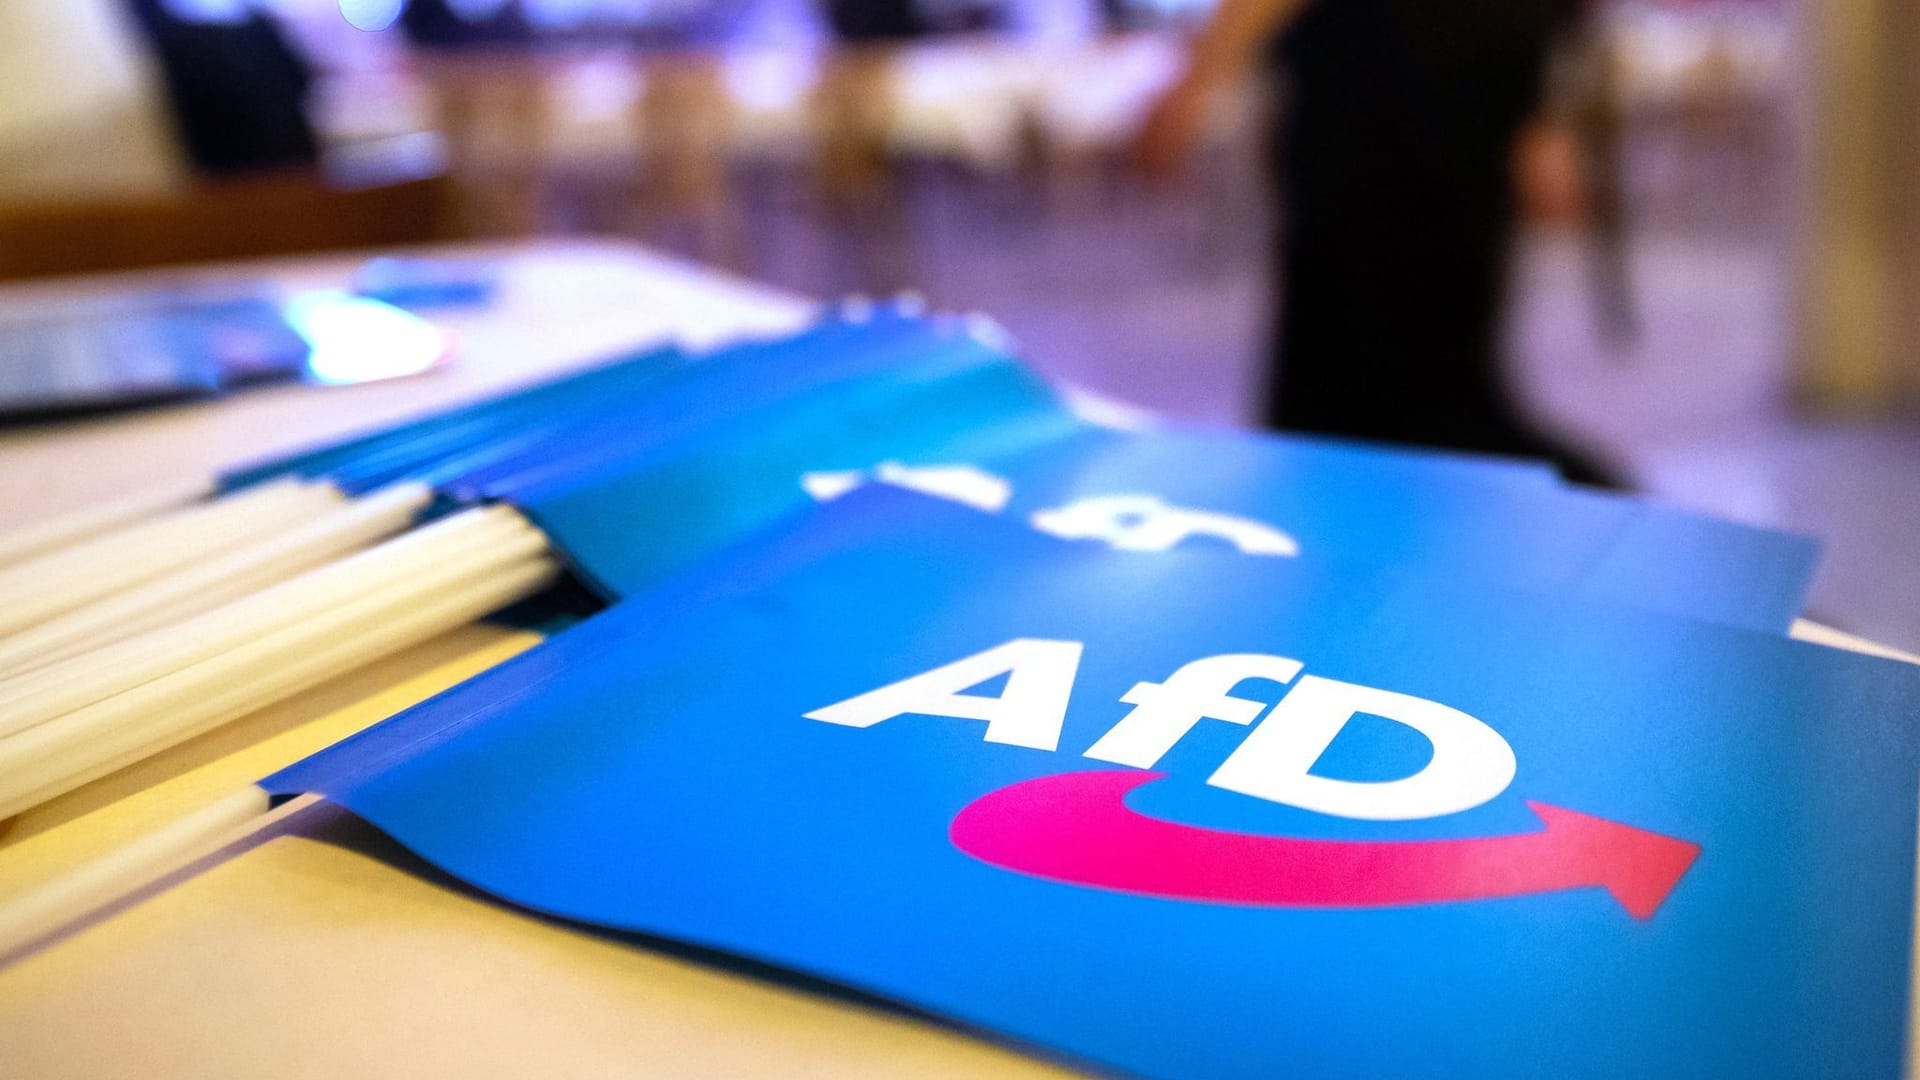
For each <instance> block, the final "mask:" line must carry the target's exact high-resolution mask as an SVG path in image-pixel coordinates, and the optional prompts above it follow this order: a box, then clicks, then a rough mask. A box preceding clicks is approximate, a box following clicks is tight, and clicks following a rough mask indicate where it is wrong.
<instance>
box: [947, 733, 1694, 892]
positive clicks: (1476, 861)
mask: <svg viewBox="0 0 1920 1080" xmlns="http://www.w3.org/2000/svg"><path fill="white" fill-rule="evenodd" d="M1162 775H1164V774H1162V773H1153V772H1133V771H1131V770H1126V771H1120V770H1098V771H1092V772H1070V773H1060V774H1057V775H1054V776H1042V777H1039V778H1037V779H1033V780H1026V781H1022V782H1021V783H1017V784H1012V785H1009V786H1007V787H1004V788H1000V789H998V790H996V791H990V792H988V793H987V794H985V795H983V796H981V797H980V798H978V799H975V800H974V801H973V802H971V803H968V804H967V805H966V806H965V807H964V808H962V809H961V811H960V813H959V815H958V816H956V817H955V818H954V819H953V825H952V827H951V828H950V829H949V831H948V835H949V836H950V837H951V838H952V840H953V843H954V845H955V846H956V847H958V848H959V849H960V850H961V851H964V852H966V853H967V854H968V855H971V856H973V857H974V858H976V859H979V860H981V861H982V862H987V863H991V864H993V865H994V866H998V867H1001V868H1003V869H1007V870H1013V871H1017V872H1019V873H1022V874H1031V875H1033V876H1035V877H1043V878H1049V879H1051V880H1054V881H1062V882H1067V883H1069V884H1076V885H1088V886H1092V887H1094V888H1100V889H1113V890H1117V891H1121V892H1131V893H1142V894H1145V895H1148V896H1158V897H1165V898H1168V899H1179V900H1205V901H1212V902H1215V903H1225V904H1252V905H1262V906H1273V907H1397V906H1403V905H1408V904H1433V903H1442V902H1447V901H1455V900H1477V899H1484V898H1488V897H1496V896H1521V895H1526V894H1530V893H1541V892H1556V891H1559V890H1562V889H1579V888H1588V887H1595V886H1598V887H1603V888H1605V889H1606V890H1607V891H1608V892H1609V893H1612V894H1613V897H1614V899H1615V900H1618V901H1619V902H1620V905H1621V906H1622V907H1624V908H1626V909H1627V911H1628V913H1629V914H1631V915H1632V916H1633V917H1634V918H1637V919H1648V918H1652V917H1653V913H1654V912H1655V911H1656V910H1657V909H1658V908H1659V907H1660V904H1661V903H1662V902H1663V901H1665V900H1666V898H1667V895H1668V894H1669V893H1671V892H1672V891H1673V888H1674V886H1675V885H1677V884H1679V882H1680V878H1681V876H1682V875H1684V874H1685V873H1686V872H1687V868H1688V867H1690V866H1692V865H1693V860H1694V858H1695V857H1696V856H1698V855H1699V854H1700V845H1698V844H1693V843H1689V842H1687V841H1685V840H1678V839H1675V838H1673V837H1670V836H1662V835H1661V834H1659V833H1654V832H1648V831H1646V830H1645V829H1636V828H1634V827H1633V826H1631V825H1622V824H1620V823H1619V822H1614V821H1608V820H1606V819H1605V818H1597V817H1593V816H1591V815H1588V814H1581V813H1577V812H1575V811H1572V810H1563V809H1561V808H1560V807H1557V806H1548V805H1547V804H1545V803H1537V802H1529V803H1528V804H1527V806H1528V808H1529V809H1531V810H1532V811H1533V812H1534V813H1535V814H1537V815H1538V816H1539V818H1540V820H1541V821H1542V822H1544V823H1545V824H1546V828H1545V829H1543V830H1541V831H1539V832H1528V833H1515V834H1513V835H1510V836H1487V837H1476V838H1472V839H1464V840H1405V841H1352V840H1303V839H1297V838H1291V837H1282V836H1260V835H1256V834H1250V833H1237V832H1228V831H1226V830H1222V829H1208V828H1201V827H1198V826H1194V825H1181V824H1178V823H1175V822H1171V821H1162V820H1160V819H1158V818H1151V817H1147V816H1145V815H1143V814H1139V813H1135V812H1134V811H1132V810H1130V809H1128V808H1127V805H1126V797H1127V793H1128V792H1131V791H1132V790H1133V789H1134V788H1137V787H1139V786H1140V785H1142V784H1145V783H1148V782H1149V781H1152V780H1155V779H1158V778H1159V777H1161V776H1162Z"/></svg>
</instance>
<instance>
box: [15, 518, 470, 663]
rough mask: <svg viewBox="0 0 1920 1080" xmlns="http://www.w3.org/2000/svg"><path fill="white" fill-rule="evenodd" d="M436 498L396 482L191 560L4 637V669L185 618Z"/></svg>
mask: <svg viewBox="0 0 1920 1080" xmlns="http://www.w3.org/2000/svg"><path fill="white" fill-rule="evenodd" d="M432 499H433V490H432V489H431V488H429V487H427V486H426V485H425V484H398V485H395V486H393V487H390V488H386V489H383V490H381V491H378V492H375V493H373V494H371V495H368V496H366V497H364V498H360V499H355V500H353V501H352V502H350V503H347V504H346V505H344V506H342V507H341V508H340V509H338V510H336V511H334V512H332V513H330V514H326V515H324V516H322V517H320V518H318V519H316V520H314V521H311V522H308V523H307V524H306V525H303V526H300V527H298V528H295V529H293V530H292V531H290V532H287V533H283V534H281V535H279V536H273V537H269V538H267V539H264V540H262V541H259V542H257V543H255V544H253V545H250V546H248V547H245V548H242V549H240V550H237V551H232V552H229V553H227V554H226V555H224V556H220V557H217V558H214V559H212V560H209V561H207V562H203V563H195V564H190V565H188V566H186V567H183V568H181V569H179V570H176V571H175V572H173V573H171V574H168V575H166V576H164V577H160V578H156V579H154V580H152V581H149V582H147V583H145V584H143V585H139V586H136V587H134V588H133V589H130V590H128V591H126V592H123V593H119V594H117V595H114V596H109V597H106V598H105V599H102V600H96V601H94V602H93V603H91V604H88V605H86V606H84V607H80V608H76V609H74V610H72V611H69V612H67V613H66V614H64V615H60V616H57V617H55V618H53V619H50V620H48V621H47V622H43V623H41V624H39V625H38V626H34V627H31V628H29V629H27V630H23V631H21V632H20V633H17V634H14V635H12V636H11V637H6V638H0V675H5V674H7V673H10V672H18V671H21V670H23V669H26V668H31V667H38V666H41V665H44V664H46V663H48V662H50V661H53V660H59V659H63V658H65V657H68V656H73V655H77V654H79V653H82V652H86V651H89V650H92V649H97V648H99V647H100V646H102V645H105V644H108V643H111V642H113V641H117V640H121V639H124V638H128V637H132V636H134V635H135V634H139V633H142V632H145V631H148V630H151V629H154V628H155V627H158V626H164V625H167V624H169V623H178V622H182V621H184V620H185V619H187V618H189V617H191V616H194V615H198V614H200V613H201V612H204V611H208V610H211V609H213V608H216V607H219V606H221V605H223V604H226V603H228V602H230V601H233V600H237V599H239V598H240V597H243V596H246V595H247V594H249V593H254V592H258V591H260V590H261V589H264V588H266V587H268V586H270V585H274V584H277V583H279V582H281V581H284V580H286V579H288V578H290V577H293V576H295V575H296V574H299V573H301V572H302V571H306V570H311V569H313V568H314V567H316V566H319V565H321V564H323V563H325V562H328V561H329V560H332V559H334V558H337V557H339V556H342V555H345V554H348V553H350V552H353V551H355V550H358V549H360V548H363V547H365V546H367V545H368V544H371V543H373V542H374V541H376V540H379V539H381V538H382V537H385V536H389V535H391V534H393V533H396V532H399V531H401V530H402V529H404V528H406V526H407V525H408V524H409V523H410V522H412V521H413V519H414V517H415V515H417V514H418V513H419V512H420V511H421V510H422V509H424V508H425V507H426V506H427V504H428V503H429V502H430V501H432Z"/></svg>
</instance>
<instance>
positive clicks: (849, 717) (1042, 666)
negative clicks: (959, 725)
mask: <svg viewBox="0 0 1920 1080" xmlns="http://www.w3.org/2000/svg"><path fill="white" fill-rule="evenodd" d="M1080 650H1081V645H1080V642H1077V641H1049V640H1046V639H1043V638H1015V639H1014V640H1012V641H1009V642H1007V643H1006V644H1004V645H996V646H994V647H993V648H991V649H988V650H987V651H985V652H979V653H974V654H973V655H972V656H968V657H965V658H963V659H960V660H955V661H954V662H953V663H951V664H947V665H945V666H943V667H937V668H934V669H933V670H932V671H926V672H922V673H920V674H918V675H914V676H911V677H909V678H905V679H902V680H900V681H899V682H897V683H889V684H887V685H886V686H882V687H880V688H879V689H877V690H869V691H867V692H866V693H864V694H861V695H859V696H858V697H850V698H848V699H847V700H845V701H842V702H839V703H837V704H834V705H828V706H826V707H824V708H820V709H815V710H813V711H812V712H810V713H808V714H807V719H809V720H824V721H826V722H827V723H829V724H842V725H844V726H846V727H859V728H864V727H872V726H873V725H875V724H877V723H879V722H880V721H882V720H891V719H893V718H894V717H896V716H905V715H908V714H912V715H916V716H951V717H954V718H956V719H960V720H985V721H986V722H987V741H988V742H990V743H1005V744H1007V745H1009V746H1030V747H1032V748H1034V749H1035V750H1052V749H1054V748H1055V747H1057V746H1058V745H1059V744H1060V728H1061V725H1063V724H1064V723H1066V719H1067V699H1068V698H1070V697H1071V696H1072V695H1073V679H1074V676H1075V675H1076V674H1077V673H1078V672H1079V670H1080ZM998 675H1005V676H1007V686H1006V689H1005V690H1002V691H1001V692H1000V696H999V697H983V696H981V695H979V694H965V693H961V691H963V690H966V689H967V688H968V687H972V686H978V685H980V684H981V683H983V682H986V681H987V680H988V679H991V678H994V677H995V676H998Z"/></svg>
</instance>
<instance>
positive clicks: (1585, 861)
mask: <svg viewBox="0 0 1920 1080" xmlns="http://www.w3.org/2000/svg"><path fill="white" fill-rule="evenodd" d="M1527 807H1528V808H1529V809H1531V810H1532V811H1533V812H1534V813H1535V814H1537V815H1539V817H1540V820H1541V821H1543V822H1545V823H1546V825H1547V831H1548V832H1549V833H1553V834H1555V835H1556V836H1557V837H1559V838H1560V841H1561V843H1563V844H1565V845H1567V847H1568V848H1570V849H1572V851H1571V854H1573V855H1574V857H1575V858H1577V859H1578V860H1579V862H1580V864H1581V865H1582V866H1585V867H1588V868H1591V870H1592V871H1593V873H1594V876H1595V881H1594V883H1595V884H1598V885H1604V886H1606V889H1607V891H1608V892H1610V893H1612V894H1613V898H1614V899H1615V900H1618V901H1619V902H1620V906H1621V907H1624V908H1626V909H1627V913H1628V914H1629V915H1632V916H1633V917H1634V918H1636V919H1651V918H1653V913H1654V912H1655V911H1658V910H1659V908H1660V905H1661V904H1662V903H1663V902H1664V901H1665V900H1666V899H1667V895H1668V894H1669V893H1671V892H1673V888H1674V886H1676V885H1678V884H1679V883H1680V878H1681V877H1682V876H1683V875H1685V874H1686V872H1687V869H1688V868H1689V867H1691V866H1692V865H1693V860H1694V859H1695V858H1696V857H1698V856H1699V854H1700V845H1699V844H1695V843H1690V842H1688V841H1686V840H1680V839H1677V838H1675V837H1671V836H1664V835H1662V834H1660V833H1657V832H1649V831H1647V830H1646V829H1636V828H1634V827H1633V826H1631V825H1622V824H1621V823H1619V822H1617V821H1608V820H1607V819H1606V818H1600V817H1594V816H1593V815H1591V814H1582V813H1580V812H1578V811H1575V810H1567V809H1564V808H1562V807H1558V806H1549V805H1547V804H1546V803H1537V802H1529V803H1527Z"/></svg>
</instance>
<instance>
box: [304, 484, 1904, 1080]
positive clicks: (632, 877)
mask: <svg viewBox="0 0 1920 1080" xmlns="http://www.w3.org/2000/svg"><path fill="white" fill-rule="evenodd" d="M1429 569H1431V568H1429ZM1916 714H1920V672H1916V671H1914V670H1913V669H1911V668H1907V667H1904V666H1902V665H1898V664H1894V663H1892V662H1888V661H1881V660H1875V659H1871V658H1866V657H1859V656H1854V655H1850V654H1843V653H1838V652H1834V651H1830V650H1826V649H1822V648H1819V647H1816V646H1810V645H1805V644H1801V643H1796V642H1792V641H1787V640H1783V639H1781V638H1778V637H1777V636H1772V635H1765V634H1758V633H1751V632H1745V631H1740V630H1735V629H1729V628H1724V627H1716V626H1713V625H1709V624H1704V623H1697V622H1690V621H1683V620H1677V619H1673V618H1670V617H1666V616H1662V615H1659V614H1654V613H1648V612H1644V611H1632V610H1625V609H1620V608H1616V607H1612V606H1609V605H1605V604H1600V603H1592V602H1584V601H1577V600H1570V599H1567V598H1565V597H1563V596H1554V595H1545V596H1540V595H1529V594H1525V593H1515V592H1511V591H1505V590H1490V589H1487V588H1485V587H1483V586H1481V585H1479V584H1471V585H1470V584H1467V583H1462V582H1449V581H1446V580H1444V579H1441V580H1436V579H1434V578H1433V577H1432V576H1431V574H1429V575H1428V576H1426V577H1424V578H1423V577H1422V576H1421V575H1420V574H1419V573H1418V572H1417V571H1415V570H1413V569H1403V570H1401V571H1397V572H1381V573H1377V574H1370V575H1366V576H1354V575H1347V574H1342V573H1338V572H1333V571H1330V570H1328V569H1326V568H1324V567H1317V566H1314V565H1312V564H1310V563H1309V562H1308V561H1307V560H1305V559H1288V558H1257V557H1247V556H1241V555H1223V554H1220V553H1217V552H1208V551H1202V550H1191V549H1185V548H1176V549H1175V550H1171V551H1163V552H1138V551H1116V550H1110V549H1109V548H1108V547H1106V546H1104V545H1096V544H1091V543H1066V542H1062V541H1061V540H1059V539H1057V538H1055V537H1050V536H1047V535H1044V534H1043V533H1040V532H1037V531H1035V530H1033V529H1031V528H1028V527H1025V526H1024V525H1022V524H1020V523H1018V522H1016V521H1014V520H1011V519H1009V518H1008V517H1007V516H1006V515H1004V514H1001V515H995V514H987V513H982V512H980V511H977V510H974V509H971V508H968V507H964V506H960V505H957V504H952V503H948V502H944V501H941V500H933V499H927V498H923V497H915V496H910V495H907V494H904V493H899V492H887V491H884V490H869V491H863V492H857V493H854V494H850V495H848V496H846V497H844V498H843V499H841V500H840V501H838V502H837V503H835V504H834V505H831V506H828V507H825V508H822V509H821V510H819V511H817V512H816V513H814V514H811V515H808V516H807V518H806V519H805V521H804V522H803V523H802V524H800V525H799V526H797V527H796V528H795V529H794V530H793V531H791V532H789V533H785V534H783V535H782V536H781V538H779V539H776V540H771V541H769V542H766V543H763V544H760V545H757V546H755V547H754V548H751V549H740V550H737V551H736V552H734V553H732V554H730V555H729V556H727V557H725V558H724V559H722V560H721V561H720V562H719V563H718V564H714V565H710V566H709V567H707V568H706V569H704V570H702V571H700V572H697V573H694V574H690V575H687V576H685V577H683V578H680V579H677V580H676V581H675V582H674V583H672V584H671V585H669V586H668V587H666V588H664V589H662V590H659V591H656V592H653V593H650V594H648V595H645V596H640V597H636V598H635V599H633V600H630V601H628V602H627V603H625V604H622V605H620V606H619V607H617V608H615V609H613V610H612V611H610V612H608V613H607V614H606V615H604V616H601V617H599V618H597V619H595V620H592V621H590V622H589V623H588V624H586V625H583V626H582V627H580V628H579V629H577V630H575V631H572V632H569V633H568V634H564V635H561V636H560V637H558V638H556V639H554V640H553V641H551V642H549V643H548V645H547V646H544V647H542V648H540V649H537V650H534V651H532V652H531V653H529V654H527V655H525V656H524V657H523V658H520V659H518V660H516V661H512V662H510V663H509V664H507V665H505V666H504V667H502V668H500V669H497V670H496V671H495V672H492V673H489V674H487V675H483V676H481V677H480V678H478V679H476V680H474V681H472V682H470V683H468V684H466V685H464V686H462V687H460V688H456V689H455V690H453V691H451V692H449V693H448V694H446V695H443V696H441V697H440V698H438V699H435V700H434V701H431V702H428V703H427V704H425V705H423V706H421V707H419V708H417V709H415V710H412V711H410V712H409V713H406V714H403V715H402V716H401V717H398V718H396V719H395V720H394V721H391V722H389V723H388V724H385V725H382V726H380V727H377V728H374V729H372V730H370V731H369V732H367V733H365V734H363V735H362V736H359V737H357V738H355V739H353V740H349V741H348V742H346V743H344V744H342V745H341V746H339V747H336V748H334V749H333V750H331V751H327V752H324V753H322V754H321V755H318V756H316V757H315V758H313V759H310V760H309V761H308V762H305V763H303V764H301V765H298V766H295V767H294V768H292V769H290V770H287V771H285V772H283V773H281V774H279V775H277V776H275V777H273V778H270V779H269V780H268V781H267V786H268V787H269V789H270V790H272V791H274V792H276V793H278V794H292V793H295V792H303V791H318V792H322V793H324V794H325V795H326V796H328V797H329V798H331V799H334V800H336V801H338V802H340V803H341V804H343V805H345V806H347V807H349V808H351V809H352V810H353V811H355V812H356V813H358V814H360V815H361V816H363V817H365V818H367V819H368V820H370V821H372V822H374V823H375V824H376V825H378V826H380V827H381V828H383V829H384V830H386V831H387V832H389V833H390V834H392V835H393V836H394V837H396V838H397V839H398V840H400V841H401V842H402V843H404V844H406V845H408V846H409V847H411V848H412V849H414V850H415V851H416V852H418V853H419V854H421V855H422V856H423V857H425V858H427V859H428V860H430V861H432V862H433V863H435V864H436V865H438V866H440V867H441V868H443V869H445V870H447V871H448V872H450V873H452V874H455V875H457V876H458V877H460V878H462V879H464V880H466V881H468V882H471V883H473V884H474V885H476V886H477V887H479V888H481V889H484V890H486V891H488V892H491V893H493V894H496V895H498V896H500V897H502V898H505V899H507V900H510V901H513V902H515V903H518V904H522V905H525V906H527V907H530V908H533V909H536V910H539V911H543V912H548V913H551V914H554V915H558V916H561V917H564V918H568V919H573V920H579V921H581V922H584V923H588V924H591V925H594V926H599V927H605V928H608V929H612V930H620V931H631V932H638V933H642V934H651V935H661V936H665V937H669V938H672V939H675V940H678V941H682V942H686V943H690V944H693V945H695V946H702V947H708V948H712V949H718V950H722V951H725V952H727V953H732V954H737V955H740V956H744V957H749V958H752V959H754V960H758V961H764V962H767V963H770V964H774V965H778V966H781V967H784V968H787V969H790V970H792V971H795V972H798V973H802V974H805V975H808V976H813V977H818V978H822V979H827V980H832V981H835V982H838V983H841V984H844V985H846V986H849V987H852V988H856V989H858V990H861V991H865V992H869V993H873V994H878V995H882V996H884V997H888V998H891V999H894V1000H897V1001H900V1002H902V1003H904V1004H906V1005H908V1006H911V1007H914V1008H918V1009H924V1010H927V1011H930V1012H932V1013H935V1014H938V1015H941V1016H945V1017H948V1018H951V1019H953V1020H955V1021H958V1022H960V1023H963V1024H967V1025H972V1026H976V1027H979V1028H982V1029H985V1030H988V1031H992V1032H997V1033H1000V1034H1002V1035H1004V1036H1006V1037H1008V1038H1011V1039H1014V1040H1017V1041H1019V1042H1021V1043H1022V1044H1025V1045H1029V1046H1033V1047H1039V1048H1042V1049H1045V1050H1048V1051H1051V1052H1056V1053H1060V1054H1063V1055H1066V1056H1068V1057H1069V1058H1070V1059H1072V1060H1074V1061H1077V1062H1082V1063H1087V1064H1091V1065H1094V1066H1096V1067H1103V1068H1111V1069H1119V1070H1124V1071H1127V1072H1132V1073H1137V1074H1140V1075H1145V1076H1154V1077H1169V1078H1172V1077H1198V1076H1247V1077H1268V1076H1274V1075H1279V1074H1283V1073H1286V1074H1295V1073H1297V1074H1301V1075H1326V1074H1341V1075H1360V1076H1405V1075H1447V1076H1473V1077H1503V1076H1529V1077H1531V1076H1539V1075H1555V1076H1595V1077H1618V1076H1647V1075H1689V1076H1748V1075H1756V1074H1762V1075H1813V1074H1821V1075H1891V1074H1893V1073H1894V1072H1896V1071H1897V1070H1898V1069H1899V1067H1900V1063H1901V1052H1902V1042H1903V1040H1902V1032H1903V1028H1904V1020H1905V1016H1906V997H1907V975H1908V953H1909V928H1910V924H1911V920H1912V912H1913V899H1914V898H1913V892H1914V890H1913V876H1914V848H1915V836H1916V830H1915V821H1914V818H1915V808H1916V775H1917V770H1916V766H1917V765H1920V755H1917V754H1916V746H1915V737H1914V733H1913V730H1912V721H1913V719H1914V718H1915V716H1916Z"/></svg>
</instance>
